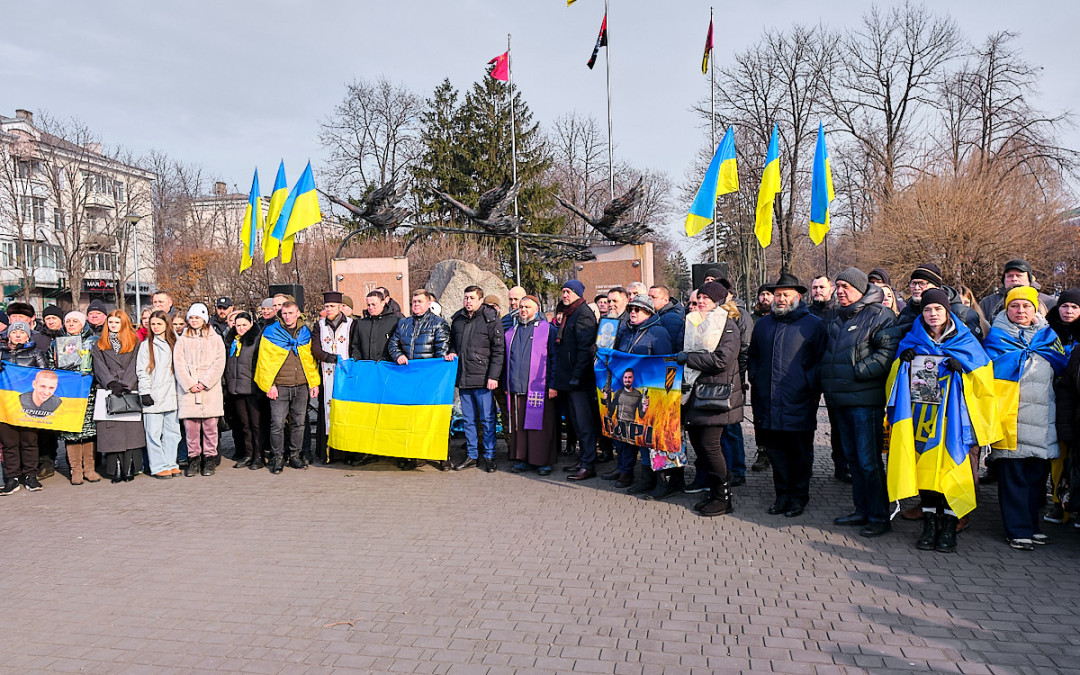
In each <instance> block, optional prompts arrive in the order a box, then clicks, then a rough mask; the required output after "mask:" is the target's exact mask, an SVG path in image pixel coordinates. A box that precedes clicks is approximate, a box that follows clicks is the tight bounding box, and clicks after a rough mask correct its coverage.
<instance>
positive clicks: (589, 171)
mask: <svg viewBox="0 0 1080 675" xmlns="http://www.w3.org/2000/svg"><path fill="white" fill-rule="evenodd" d="M548 147H549V148H550V149H551V154H552V166H551V169H550V172H549V173H550V178H551V181H552V182H554V183H557V184H558V186H559V194H560V195H562V197H563V198H564V199H566V200H568V201H570V202H572V203H573V204H575V205H577V206H580V207H581V208H582V209H584V210H586V211H589V212H595V211H599V209H601V208H602V207H603V205H604V204H606V203H607V201H608V199H609V195H608V180H607V171H606V170H605V169H606V166H607V139H606V137H605V136H604V133H603V132H602V131H601V129H600V124H599V123H598V122H597V121H596V118H594V117H591V116H590V117H585V116H582V115H580V114H578V113H576V112H573V113H567V114H564V115H560V116H559V117H557V118H556V119H555V122H554V124H552V128H551V130H550V131H549V132H548ZM620 173H621V172H620ZM567 225H568V226H569V227H568V228H567V234H577V235H581V236H586V235H588V234H589V232H588V225H587V224H586V223H585V222H583V221H582V220H581V219H580V218H576V217H570V218H568V219H567Z"/></svg>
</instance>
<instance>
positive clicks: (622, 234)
mask: <svg viewBox="0 0 1080 675" xmlns="http://www.w3.org/2000/svg"><path fill="white" fill-rule="evenodd" d="M641 184H642V179H641V178H639V179H638V182H637V183H635V184H634V187H632V188H630V189H629V190H627V192H626V194H624V195H622V196H621V197H616V198H615V199H613V200H611V202H610V203H609V204H608V205H607V206H605V207H604V215H602V216H600V217H599V218H594V217H592V216H590V215H589V214H588V213H585V211H583V210H582V209H579V208H578V207H576V206H574V205H573V204H571V203H570V202H568V201H566V200H565V199H563V198H562V197H560V196H558V195H555V199H558V200H559V203H560V204H562V205H563V206H564V207H565V208H566V209H568V210H569V211H571V212H572V213H574V214H576V215H578V216H580V217H581V219H582V220H584V221H585V222H586V223H588V224H589V225H591V226H592V227H593V229H595V230H596V231H597V232H599V233H600V234H602V235H604V237H606V238H608V239H610V240H611V241H614V242H616V243H619V244H640V243H641V242H642V240H643V239H644V238H645V237H646V236H647V235H649V234H651V233H652V229H650V228H649V226H648V225H644V224H642V223H640V222H636V221H635V222H630V223H621V222H620V221H621V220H623V218H624V217H625V216H626V214H627V213H629V211H630V210H631V209H633V208H634V206H636V205H637V203H638V202H639V201H640V200H641V197H642V196H643V195H644V193H645V190H644V188H642V186H641Z"/></svg>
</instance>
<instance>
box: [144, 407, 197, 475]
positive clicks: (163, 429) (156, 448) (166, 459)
mask: <svg viewBox="0 0 1080 675" xmlns="http://www.w3.org/2000/svg"><path fill="white" fill-rule="evenodd" d="M143 429H144V430H145V431H146V454H147V457H148V458H149V462H150V473H161V472H162V471H165V470H166V469H175V468H176V462H175V461H173V460H174V459H175V458H174V457H173V456H172V449H173V448H174V447H175V446H176V444H177V443H179V442H180V421H179V419H178V418H177V415H176V411H175V410H170V411H169V412H163V413H143ZM186 452H187V449H186V448H185V453H186Z"/></svg>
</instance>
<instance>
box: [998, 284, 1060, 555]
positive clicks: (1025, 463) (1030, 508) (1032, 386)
mask: <svg viewBox="0 0 1080 675" xmlns="http://www.w3.org/2000/svg"><path fill="white" fill-rule="evenodd" d="M1038 307H1039V294H1038V291H1036V290H1035V289H1034V288H1032V287H1030V286H1017V287H1016V288H1013V289H1012V290H1011V291H1009V293H1008V295H1006V296H1005V311H1003V312H1001V313H1000V314H998V315H997V317H996V318H995V319H994V323H993V326H992V327H991V328H990V333H989V334H987V336H986V342H985V343H984V344H983V346H984V347H985V348H986V353H987V354H989V355H990V358H992V359H993V360H994V387H995V390H996V393H997V401H998V409H999V411H1000V415H1001V436H1002V437H1001V439H1000V440H998V441H997V442H995V443H993V444H992V449H991V452H990V459H991V461H994V462H996V463H997V464H996V466H997V467H998V500H999V501H1000V503H1001V519H1002V521H1004V525H1005V537H1006V538H1007V539H1008V541H1009V546H1011V547H1012V548H1014V549H1017V550H1021V551H1030V550H1032V549H1034V548H1035V545H1036V544H1046V543H1047V541H1048V540H1047V537H1046V535H1045V534H1043V533H1042V531H1041V528H1040V527H1039V502H1040V501H1041V498H1042V494H1043V491H1044V490H1045V489H1046V471H1047V469H1048V462H1049V460H1051V459H1054V458H1056V457H1057V456H1058V454H1059V448H1058V436H1057V429H1056V427H1055V424H1054V421H1055V414H1056V413H1055V396H1054V379H1055V378H1056V377H1057V376H1059V375H1061V374H1062V372H1063V371H1064V370H1065V364H1066V357H1065V350H1064V349H1063V348H1062V346H1061V340H1059V339H1058V336H1057V335H1056V334H1055V333H1054V331H1053V329H1052V328H1051V327H1050V325H1049V324H1048V323H1047V321H1046V319H1045V318H1044V317H1043V315H1042V314H1040V313H1039V310H1038ZM998 460H1002V461H1000V462H998Z"/></svg>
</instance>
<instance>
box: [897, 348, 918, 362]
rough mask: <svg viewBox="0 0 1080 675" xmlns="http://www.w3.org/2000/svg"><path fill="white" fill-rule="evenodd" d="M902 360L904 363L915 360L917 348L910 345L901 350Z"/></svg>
mask: <svg viewBox="0 0 1080 675" xmlns="http://www.w3.org/2000/svg"><path fill="white" fill-rule="evenodd" d="M900 360H901V361H903V362H904V363H911V362H912V361H914V360H915V350H914V349H912V348H911V347H908V348H907V349H905V350H904V351H902V352H900Z"/></svg>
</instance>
